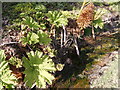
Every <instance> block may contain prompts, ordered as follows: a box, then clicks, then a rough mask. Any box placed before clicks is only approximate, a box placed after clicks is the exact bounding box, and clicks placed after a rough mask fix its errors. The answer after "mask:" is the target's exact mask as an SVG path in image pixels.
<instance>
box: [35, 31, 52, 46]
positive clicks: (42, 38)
mask: <svg viewBox="0 0 120 90" xmlns="http://www.w3.org/2000/svg"><path fill="white" fill-rule="evenodd" d="M37 34H38V36H39V43H40V44H45V45H47V44H49V43H50V42H51V39H50V38H49V37H48V34H46V33H44V32H43V31H41V30H40V31H38V32H37Z"/></svg>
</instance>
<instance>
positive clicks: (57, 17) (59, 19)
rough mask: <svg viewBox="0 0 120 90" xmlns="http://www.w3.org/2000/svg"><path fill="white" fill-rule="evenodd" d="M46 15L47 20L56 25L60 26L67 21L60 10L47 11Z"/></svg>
mask: <svg viewBox="0 0 120 90" xmlns="http://www.w3.org/2000/svg"><path fill="white" fill-rule="evenodd" d="M47 17H48V19H47V20H48V21H49V22H50V23H51V24H53V25H56V26H57V27H60V26H62V24H63V25H67V23H68V20H67V18H66V17H64V16H63V15H62V13H61V12H60V11H49V12H48V14H47Z"/></svg>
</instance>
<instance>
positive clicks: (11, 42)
mask: <svg viewBox="0 0 120 90" xmlns="http://www.w3.org/2000/svg"><path fill="white" fill-rule="evenodd" d="M15 43H19V42H7V43H3V44H0V47H1V46H4V45H8V44H15Z"/></svg>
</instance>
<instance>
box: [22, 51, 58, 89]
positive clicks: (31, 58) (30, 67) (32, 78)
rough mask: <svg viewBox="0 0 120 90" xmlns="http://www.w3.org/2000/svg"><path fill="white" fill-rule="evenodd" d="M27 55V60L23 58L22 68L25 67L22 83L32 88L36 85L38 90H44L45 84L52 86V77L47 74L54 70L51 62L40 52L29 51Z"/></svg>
mask: <svg viewBox="0 0 120 90" xmlns="http://www.w3.org/2000/svg"><path fill="white" fill-rule="evenodd" d="M27 55H28V58H26V57H23V66H24V67H25V71H24V74H25V79H24V81H25V83H26V85H27V86H29V87H32V86H33V85H35V84H36V86H37V87H39V88H45V87H46V83H48V84H52V80H53V79H54V76H53V75H52V74H50V73H49V72H53V71H55V70H56V69H55V66H54V63H53V62H52V60H51V59H49V57H48V56H47V55H43V53H42V52H40V51H36V52H33V51H31V52H30V53H27Z"/></svg>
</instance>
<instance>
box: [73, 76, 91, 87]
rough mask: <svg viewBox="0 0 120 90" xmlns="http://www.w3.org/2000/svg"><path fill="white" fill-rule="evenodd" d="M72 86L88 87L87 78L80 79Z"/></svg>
mask: <svg viewBox="0 0 120 90" xmlns="http://www.w3.org/2000/svg"><path fill="white" fill-rule="evenodd" d="M72 88H90V85H89V80H88V79H87V78H83V79H80V80H78V82H77V83H76V84H75V85H74V86H72Z"/></svg>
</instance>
